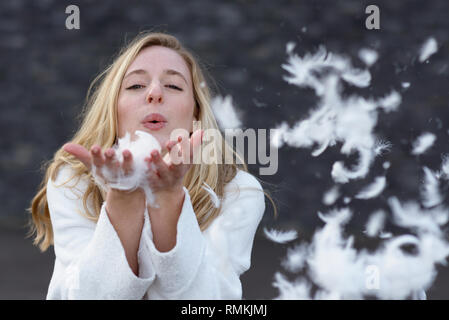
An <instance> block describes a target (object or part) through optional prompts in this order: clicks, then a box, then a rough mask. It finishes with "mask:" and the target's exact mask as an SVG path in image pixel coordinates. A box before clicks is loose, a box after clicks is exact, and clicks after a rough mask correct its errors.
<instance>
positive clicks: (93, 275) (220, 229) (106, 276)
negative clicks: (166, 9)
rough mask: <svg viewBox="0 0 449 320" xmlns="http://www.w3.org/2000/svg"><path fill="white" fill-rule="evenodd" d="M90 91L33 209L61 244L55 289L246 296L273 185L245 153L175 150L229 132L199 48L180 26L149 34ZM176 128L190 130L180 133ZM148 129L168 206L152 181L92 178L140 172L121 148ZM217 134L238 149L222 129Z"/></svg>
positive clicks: (36, 223) (119, 295) (86, 295)
mask: <svg viewBox="0 0 449 320" xmlns="http://www.w3.org/2000/svg"><path fill="white" fill-rule="evenodd" d="M92 89H94V91H93V94H92V95H91V94H90V93H91V90H92ZM87 97H88V99H87V105H86V113H85V115H84V119H83V122H82V124H81V127H80V128H79V130H78V132H77V133H76V134H75V136H74V137H73V139H72V140H71V142H70V143H68V144H66V145H64V146H63V147H62V148H61V149H59V150H58V151H57V152H56V153H55V155H54V158H53V159H52V161H51V162H49V164H48V167H47V169H46V174H45V177H44V179H43V181H42V185H41V189H40V190H39V192H38V193H37V195H36V196H35V197H34V199H33V201H32V205H31V208H30V211H31V213H32V223H33V229H32V231H34V232H35V233H36V237H35V240H34V243H35V244H36V245H39V247H40V249H41V250H46V249H47V248H48V247H49V246H50V245H51V244H53V245H54V250H55V255H56V260H55V265H54V271H53V276H52V279H51V282H50V285H49V289H48V294H47V299H241V297H242V286H241V282H240V279H239V277H240V275H241V274H242V273H243V272H245V271H246V270H248V269H249V267H250V259H251V250H252V244H253V240H254V235H255V232H256V230H257V227H258V225H259V222H260V220H261V218H262V216H263V213H264V211H265V202H264V194H266V193H265V192H264V191H263V189H262V187H261V185H260V183H259V182H258V180H257V179H256V178H255V177H254V176H252V175H251V174H249V173H248V171H247V167H246V165H245V164H243V165H237V164H224V163H225V162H224V161H222V162H221V163H220V161H216V162H215V163H212V164H206V163H199V164H191V163H179V164H177V163H175V162H174V161H173V159H172V157H171V155H172V154H173V152H172V151H173V150H175V151H176V154H191V155H192V154H194V153H195V152H198V150H199V149H200V145H201V144H202V143H203V142H204V141H203V142H202V140H203V139H202V136H203V133H204V130H206V129H217V131H218V127H217V123H216V121H215V119H214V116H213V113H212V112H211V108H210V95H209V89H208V86H207V85H206V83H205V79H204V77H203V73H202V71H201V70H200V67H199V65H198V63H197V61H196V60H195V59H194V57H193V55H192V54H191V53H189V52H188V51H187V50H186V49H185V48H184V47H183V46H182V45H181V44H180V43H179V41H178V40H177V39H176V38H175V37H173V36H170V35H166V34H162V33H141V34H140V35H139V36H138V37H136V38H135V39H134V40H133V41H132V42H131V43H130V44H128V45H127V46H126V47H125V48H123V49H122V51H121V52H120V53H119V55H118V57H117V58H116V59H115V60H114V62H113V63H112V64H111V65H110V66H109V67H108V68H107V69H106V70H105V71H104V72H102V73H101V74H100V75H99V76H98V77H97V78H96V79H95V80H94V82H93V83H92V85H91V87H90V88H89V92H88V96H87ZM156 121H159V122H158V123H156ZM195 121H197V122H195ZM194 123H200V124H201V129H198V128H194ZM175 129H185V130H187V131H188V132H189V133H190V137H184V138H182V137H181V138H180V139H178V140H176V139H172V140H170V135H171V132H173V130H175ZM137 130H141V131H145V132H148V133H150V134H152V135H153V136H154V137H155V138H156V139H157V140H158V142H159V143H160V145H161V147H162V149H161V152H160V153H159V152H157V151H154V152H151V153H150V150H149V151H148V157H147V159H146V160H147V162H148V172H147V175H146V179H147V181H148V183H149V185H150V186H151V189H152V191H153V193H154V195H155V197H156V200H157V203H158V205H159V207H158V208H155V207H152V206H149V205H148V203H147V202H146V198H145V193H144V192H143V190H142V189H141V188H138V189H135V190H133V191H122V190H118V189H114V188H104V187H102V186H100V185H98V184H96V182H95V181H96V180H95V179H94V178H93V173H92V168H93V167H96V168H101V167H103V166H105V167H106V168H108V169H109V170H111V171H114V172H116V173H118V172H119V171H121V172H122V173H123V174H124V175H126V174H129V173H130V172H132V171H133V168H134V165H135V163H134V162H133V156H132V154H131V152H130V151H129V150H125V151H123V161H119V160H118V158H119V155H117V154H116V153H115V149H113V148H112V147H113V146H114V145H115V144H116V143H117V141H118V139H119V138H122V137H123V136H124V135H125V134H126V133H127V132H129V133H135V131H137ZM213 141H214V142H213V143H215V144H216V147H217V148H219V149H220V148H221V149H220V150H224V149H226V148H227V149H230V150H231V152H234V150H232V148H231V147H230V146H229V145H228V144H227V143H226V141H225V139H223V137H222V136H221V135H220V139H219V140H216V139H214V140H213ZM222 154H224V152H222ZM234 154H236V153H235V152H234ZM236 156H238V155H237V154H236ZM150 164H152V165H150ZM97 172H100V171H97ZM107 182H108V181H106V184H107ZM206 184H207V186H210V188H211V189H212V190H213V191H214V192H215V193H216V195H217V196H218V197H219V198H220V199H221V202H220V205H219V206H218V207H216V206H214V201H213V199H212V198H211V196H210V194H209V193H208V191H206V189H205V188H203V186H205V185H206ZM267 195H268V194H267ZM270 200H271V199H270Z"/></svg>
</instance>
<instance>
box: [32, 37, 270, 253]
mask: <svg viewBox="0 0 449 320" xmlns="http://www.w3.org/2000/svg"><path fill="white" fill-rule="evenodd" d="M154 45H157V46H163V47H167V48H170V49H172V50H174V51H176V52H177V53H178V54H179V55H180V56H181V57H182V58H184V60H185V62H186V63H187V66H188V67H189V69H190V72H191V76H192V82H193V93H194V98H195V102H196V116H197V119H198V121H199V123H200V124H201V127H202V129H204V130H207V129H217V130H216V132H218V133H219V137H220V138H221V139H214V143H216V144H217V146H216V147H217V148H221V149H219V150H222V151H223V152H222V153H221V154H222V155H223V157H224V154H226V152H230V153H227V154H234V155H235V156H236V157H238V158H239V159H240V163H241V164H238V163H232V164H227V163H226V164H225V161H224V159H222V160H223V161H221V162H218V164H216V163H212V164H203V163H201V164H193V165H192V167H191V168H190V169H189V171H188V172H187V173H186V175H185V176H184V181H183V183H184V186H185V187H186V188H187V189H188V191H189V194H190V197H191V200H192V205H193V209H194V211H195V214H196V217H197V220H198V224H199V226H200V228H201V230H205V229H206V228H207V227H208V226H209V225H210V223H211V222H212V221H213V220H214V219H215V218H216V217H217V216H218V214H219V213H220V210H221V205H220V207H219V208H216V207H215V206H214V204H213V202H212V200H211V198H210V195H209V194H208V192H207V191H206V190H204V188H202V186H203V182H205V183H207V184H208V185H209V186H210V187H211V188H212V190H214V192H215V193H216V194H217V196H219V197H220V198H221V197H223V194H224V187H225V185H226V184H227V183H228V182H229V181H231V180H232V178H234V176H235V175H236V173H237V169H240V170H244V171H246V172H248V168H247V166H246V164H245V162H244V161H243V159H242V158H241V156H240V155H239V154H238V153H237V152H235V150H234V149H233V148H232V147H231V146H230V145H229V144H228V143H227V142H226V139H224V138H223V136H222V135H221V133H220V131H219V130H218V125H217V122H216V120H215V118H214V115H213V113H212V110H211V107H210V101H211V95H210V89H209V86H208V85H207V84H206V81H205V77H204V74H203V72H202V70H201V68H200V65H199V64H198V62H197V60H196V59H195V57H194V56H193V55H192V54H191V53H190V52H189V51H187V49H185V48H184V47H183V46H182V45H181V44H180V42H179V41H178V40H177V39H176V38H175V37H174V36H171V35H167V34H164V33H158V32H147V31H145V32H141V33H140V34H139V35H138V36H137V37H136V38H134V40H132V41H131V42H130V43H129V44H128V45H126V46H124V47H123V48H122V50H120V52H119V53H118V56H117V57H116V58H115V59H114V61H113V62H112V63H111V64H110V65H109V66H108V67H107V68H106V69H105V70H104V71H103V72H101V73H100V74H99V75H98V76H97V77H96V78H95V79H94V80H93V81H92V83H91V85H90V86H89V89H88V92H87V96H86V103H85V106H84V111H83V114H82V116H83V121H82V123H81V126H80V128H79V130H78V131H77V132H76V133H75V135H74V137H73V138H72V139H71V142H73V143H77V144H80V145H82V146H84V147H85V148H86V149H88V150H89V149H90V148H91V147H92V146H93V145H94V144H98V145H100V146H101V147H102V148H103V149H104V148H109V147H111V146H113V145H114V144H115V143H116V141H117V133H118V125H117V118H118V117H117V100H118V95H119V90H120V86H121V82H122V80H123V77H124V74H125V72H126V70H127V69H128V67H129V65H130V64H131V63H132V61H133V60H134V59H135V58H136V56H137V55H138V54H139V52H140V51H141V50H142V49H144V48H146V47H149V46H154ZM92 90H93V92H92ZM220 140H221V146H219V145H218V144H220ZM220 163H221V164H220ZM64 164H68V165H70V166H71V168H72V169H73V170H74V175H73V176H72V177H71V178H70V179H69V180H68V181H70V180H72V179H73V178H75V177H77V178H78V179H80V178H81V177H82V176H87V178H88V187H87V189H86V191H85V192H84V194H83V196H82V197H83V206H84V210H85V213H84V215H85V216H86V217H87V218H89V219H91V220H94V221H97V220H98V216H99V214H100V210H101V205H102V203H103V201H104V199H105V196H106V195H105V194H104V191H102V189H100V188H99V187H98V186H97V185H96V184H95V182H94V179H93V177H92V175H91V173H90V172H89V171H88V169H87V168H86V167H85V166H84V164H83V163H82V162H81V161H79V160H78V159H77V158H76V157H74V156H73V155H71V154H69V153H67V152H66V151H64V150H63V149H62V147H61V148H60V149H59V150H57V151H56V153H55V154H54V157H53V159H52V160H50V161H48V162H47V163H45V164H44V166H43V169H44V170H45V175H44V177H43V180H42V182H41V184H40V186H39V191H38V192H37V194H36V195H35V197H34V198H33V200H32V201H31V206H30V208H28V211H29V212H30V213H31V219H30V234H29V235H30V236H31V235H34V234H35V238H34V241H33V243H34V245H36V246H38V247H39V248H40V250H41V251H45V250H46V249H47V248H48V247H49V246H50V245H52V244H53V230H52V225H51V220H50V212H49V209H48V203H47V196H46V192H47V187H46V185H47V181H48V179H50V178H51V179H52V180H55V179H56V175H57V172H58V168H59V167H60V166H61V165H64ZM68 181H67V182H68ZM263 192H264V194H265V195H266V196H267V197H269V199H270V201H271V202H272V203H273V201H272V199H271V197H270V196H269V194H268V193H267V192H265V191H263ZM88 199H90V200H88ZM89 201H91V204H93V208H92V209H93V211H94V212H89V206H88V203H89ZM273 207H274V209H275V214H276V208H275V206H274V203H273Z"/></svg>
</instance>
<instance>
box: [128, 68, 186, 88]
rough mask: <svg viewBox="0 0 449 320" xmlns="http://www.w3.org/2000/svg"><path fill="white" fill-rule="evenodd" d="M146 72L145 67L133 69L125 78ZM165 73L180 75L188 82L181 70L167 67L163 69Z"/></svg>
mask: <svg viewBox="0 0 449 320" xmlns="http://www.w3.org/2000/svg"><path fill="white" fill-rule="evenodd" d="M146 73H147V72H146V70H143V69H137V70H133V71H131V72H129V73H128V74H127V75H126V76H125V77H123V80H124V79H126V78H127V77H129V76H130V75H132V74H146ZM163 73H165V74H168V75H175V76H180V77H181V78H182V79H183V80H184V81H185V83H186V84H188V82H187V79H186V78H185V77H184V75H183V74H182V73H181V72H179V71H176V70H173V69H165V70H164V71H163Z"/></svg>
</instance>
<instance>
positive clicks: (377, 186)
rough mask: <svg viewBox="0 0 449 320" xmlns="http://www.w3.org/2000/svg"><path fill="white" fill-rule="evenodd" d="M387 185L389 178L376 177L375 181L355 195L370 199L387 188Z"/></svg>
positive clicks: (359, 197) (358, 197)
mask: <svg viewBox="0 0 449 320" xmlns="http://www.w3.org/2000/svg"><path fill="white" fill-rule="evenodd" d="M386 185H387V179H386V178H385V177H376V179H375V180H374V182H373V183H372V184H370V185H368V186H366V187H365V188H364V189H363V190H362V191H360V192H359V193H358V194H357V195H356V196H355V197H356V198H357V199H370V198H375V197H377V196H378V195H379V194H381V193H382V191H383V190H384V189H385V186H386Z"/></svg>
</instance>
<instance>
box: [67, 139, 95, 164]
mask: <svg viewBox="0 0 449 320" xmlns="http://www.w3.org/2000/svg"><path fill="white" fill-rule="evenodd" d="M62 149H63V150H64V151H66V152H68V153H70V154H71V155H73V156H75V157H76V158H77V159H78V160H79V161H81V162H82V163H83V164H84V165H85V166H86V168H87V169H88V170H90V169H91V168H92V158H91V155H90V154H89V151H87V149H86V148H84V147H83V146H81V145H79V144H76V143H71V142H69V143H66V144H65V145H64V146H63V147H62Z"/></svg>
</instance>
